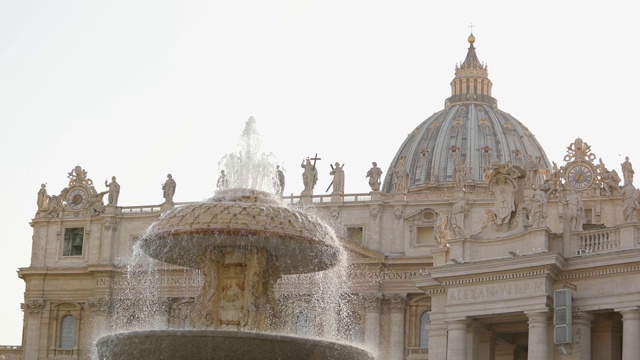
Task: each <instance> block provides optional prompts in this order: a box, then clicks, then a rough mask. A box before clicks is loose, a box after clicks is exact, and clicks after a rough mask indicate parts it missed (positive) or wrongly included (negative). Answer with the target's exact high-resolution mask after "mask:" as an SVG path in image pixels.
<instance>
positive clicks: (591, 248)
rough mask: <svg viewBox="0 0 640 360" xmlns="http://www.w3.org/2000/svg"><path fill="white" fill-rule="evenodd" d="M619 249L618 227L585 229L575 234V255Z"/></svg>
mask: <svg viewBox="0 0 640 360" xmlns="http://www.w3.org/2000/svg"><path fill="white" fill-rule="evenodd" d="M619 249H620V229H618V228H612V229H603V230H593V231H585V232H582V233H580V234H578V235H577V250H576V255H584V254H592V253H602V252H607V251H615V250H619Z"/></svg>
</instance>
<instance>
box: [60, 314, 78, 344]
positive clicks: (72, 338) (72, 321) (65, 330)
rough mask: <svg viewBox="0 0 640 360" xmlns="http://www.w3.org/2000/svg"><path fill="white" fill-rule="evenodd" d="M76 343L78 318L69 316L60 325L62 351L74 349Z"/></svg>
mask: <svg viewBox="0 0 640 360" xmlns="http://www.w3.org/2000/svg"><path fill="white" fill-rule="evenodd" d="M75 343H76V318H74V317H73V316H71V315H67V316H65V317H64V318H63V319H62V323H61V324H60V349H73V348H74V347H75Z"/></svg>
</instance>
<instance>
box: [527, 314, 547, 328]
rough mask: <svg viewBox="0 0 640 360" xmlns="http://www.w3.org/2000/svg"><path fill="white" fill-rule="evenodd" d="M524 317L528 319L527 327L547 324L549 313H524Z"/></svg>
mask: <svg viewBox="0 0 640 360" xmlns="http://www.w3.org/2000/svg"><path fill="white" fill-rule="evenodd" d="M526 315H527V318H528V319H529V321H528V323H529V326H531V325H534V324H547V323H548V322H549V315H550V313H549V312H548V311H539V312H530V313H526Z"/></svg>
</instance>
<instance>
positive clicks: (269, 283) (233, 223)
mask: <svg viewBox="0 0 640 360" xmlns="http://www.w3.org/2000/svg"><path fill="white" fill-rule="evenodd" d="M139 244H140V247H141V249H142V250H143V251H144V252H145V253H146V254H148V255H149V256H150V257H152V258H155V259H158V260H161V261H164V262H167V263H170V264H175V265H181V266H186V267H191V268H197V269H200V270H201V272H202V276H203V278H204V285H203V287H202V291H201V293H200V295H199V296H198V297H197V298H196V301H195V304H194V307H193V308H192V311H191V313H190V315H189V324H190V326H191V328H193V329H194V330H149V331H134V332H128V333H120V334H114V335H107V336H104V337H102V338H100V339H99V340H98V343H97V347H98V356H99V358H100V359H101V360H115V359H120V360H129V359H136V360H144V359H172V360H180V359H231V360H233V359H274V360H275V359H298V358H313V359H333V360H341V359H345V360H346V359H349V360H351V359H355V360H359V359H363V360H364V359H367V360H371V359H373V357H372V355H371V354H370V353H369V352H367V351H365V350H363V349H361V348H358V347H354V346H350V345H347V344H342V343H336V342H330V341H326V340H318V339H306V338H301V337H296V336H288V335H282V334H274V333H266V332H264V331H267V330H271V329H273V322H274V321H276V320H277V319H278V311H277V306H276V301H275V297H274V284H275V283H276V281H277V280H278V279H279V278H280V276H281V275H284V274H304V273H312V272H317V271H322V270H326V269H329V268H332V267H334V266H335V265H336V264H337V262H338V253H339V248H338V247H339V244H338V242H337V239H336V238H335V235H334V233H333V231H332V229H331V228H329V227H328V226H327V225H325V224H324V223H323V222H322V221H321V220H320V219H319V218H317V217H315V216H313V215H311V214H307V213H305V212H302V211H297V210H293V209H290V208H288V207H287V206H286V205H285V204H284V203H282V201H281V200H280V199H279V198H278V197H276V196H275V195H272V194H269V193H266V192H263V191H259V190H251V189H228V190H221V191H218V192H217V193H216V195H215V196H214V197H213V198H211V199H209V200H208V201H205V202H202V203H197V204H191V205H186V206H182V207H178V208H174V209H172V210H170V211H167V212H166V213H165V214H163V215H162V216H161V217H160V218H159V219H158V220H157V221H156V222H154V224H152V225H151V227H150V228H149V231H148V232H147V234H146V235H145V236H144V237H143V238H142V239H141V240H140V243H139Z"/></svg>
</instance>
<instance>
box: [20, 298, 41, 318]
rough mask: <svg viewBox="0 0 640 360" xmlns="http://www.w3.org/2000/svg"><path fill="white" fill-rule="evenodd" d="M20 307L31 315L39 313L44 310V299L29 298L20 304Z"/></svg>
mask: <svg viewBox="0 0 640 360" xmlns="http://www.w3.org/2000/svg"><path fill="white" fill-rule="evenodd" d="M20 308H22V311H24V312H25V313H27V314H29V315H38V314H41V313H42V310H44V300H27V301H25V302H24V303H23V304H21V305H20Z"/></svg>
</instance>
